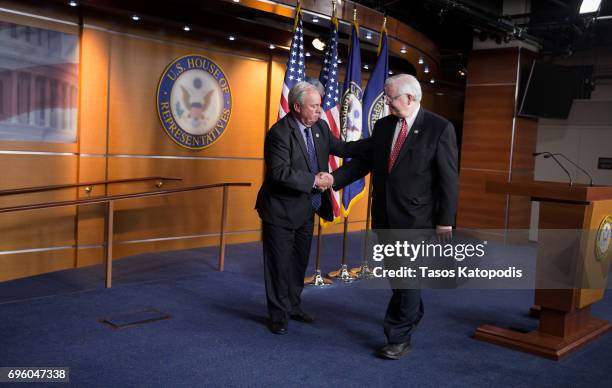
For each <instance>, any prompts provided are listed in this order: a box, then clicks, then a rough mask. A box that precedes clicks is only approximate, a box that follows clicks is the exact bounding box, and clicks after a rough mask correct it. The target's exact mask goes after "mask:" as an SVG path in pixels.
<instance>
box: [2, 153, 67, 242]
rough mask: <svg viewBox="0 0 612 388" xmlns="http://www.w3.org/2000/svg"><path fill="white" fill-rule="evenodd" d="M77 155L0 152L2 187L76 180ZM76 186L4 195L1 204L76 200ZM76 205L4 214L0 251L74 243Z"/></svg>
mask: <svg viewBox="0 0 612 388" xmlns="http://www.w3.org/2000/svg"><path fill="white" fill-rule="evenodd" d="M76 159H77V158H76V156H64V155H61V156H60V155H58V156H55V155H0V171H4V172H3V176H2V177H3V183H2V187H3V188H6V189H9V188H18V187H30V186H34V185H53V184H62V183H73V182H75V181H76ZM75 197H76V193H75V190H74V189H67V190H58V191H52V192H48V193H32V194H26V195H15V196H4V197H0V207H8V206H17V205H22V204H23V205H25V204H29V203H39V202H46V201H61V200H72V199H75ZM75 212H76V210H75V208H73V207H65V208H56V209H49V210H32V211H25V212H18V213H2V214H0V236H2V239H0V250H17V249H31V248H47V247H52V246H65V245H73V244H74V228H75V218H74V217H75Z"/></svg>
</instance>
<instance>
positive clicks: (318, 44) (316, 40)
mask: <svg viewBox="0 0 612 388" xmlns="http://www.w3.org/2000/svg"><path fill="white" fill-rule="evenodd" d="M312 45H313V46H314V48H316V49H317V50H319V51H323V50H325V43H324V42H323V41H322V40H321V39H319V38H318V37H317V38H314V39H313V40H312Z"/></svg>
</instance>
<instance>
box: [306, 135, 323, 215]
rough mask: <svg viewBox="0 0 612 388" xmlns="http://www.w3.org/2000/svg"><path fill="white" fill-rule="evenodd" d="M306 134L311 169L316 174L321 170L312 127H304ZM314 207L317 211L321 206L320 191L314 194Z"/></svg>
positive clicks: (312, 199)
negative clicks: (313, 140) (312, 137)
mask: <svg viewBox="0 0 612 388" xmlns="http://www.w3.org/2000/svg"><path fill="white" fill-rule="evenodd" d="M304 134H305V135H306V151H307V152H308V164H309V166H310V170H311V171H312V172H314V173H315V174H316V173H318V172H319V165H318V163H317V154H316V153H315V148H314V143H313V142H312V139H311V137H310V128H304ZM311 201H312V208H313V209H314V210H315V211H317V210H319V208H320V207H321V193H319V192H318V191H317V192H316V193H314V194H312V198H311Z"/></svg>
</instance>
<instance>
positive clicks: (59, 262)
mask: <svg viewBox="0 0 612 388" xmlns="http://www.w3.org/2000/svg"><path fill="white" fill-rule="evenodd" d="M73 266H74V249H73V248H69V249H62V250H57V251H46V252H24V253H13V254H8V255H0V282H3V281H7V280H12V279H18V278H23V277H27V276H34V275H38V274H41V273H46V272H53V271H60V270H63V269H68V268H72V267H73Z"/></svg>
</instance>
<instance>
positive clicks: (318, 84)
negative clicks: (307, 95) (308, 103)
mask: <svg viewBox="0 0 612 388" xmlns="http://www.w3.org/2000/svg"><path fill="white" fill-rule="evenodd" d="M306 82H308V83H309V84H311V85H313V86H314V87H315V88H317V90H318V91H319V94H320V95H321V97H323V96H324V95H325V86H323V84H322V83H321V81H319V80H318V79H317V78H312V77H306Z"/></svg>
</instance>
